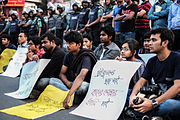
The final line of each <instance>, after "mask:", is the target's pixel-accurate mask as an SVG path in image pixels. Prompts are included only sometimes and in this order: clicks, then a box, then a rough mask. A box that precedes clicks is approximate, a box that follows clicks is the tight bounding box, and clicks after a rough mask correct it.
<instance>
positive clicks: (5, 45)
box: [0, 34, 17, 54]
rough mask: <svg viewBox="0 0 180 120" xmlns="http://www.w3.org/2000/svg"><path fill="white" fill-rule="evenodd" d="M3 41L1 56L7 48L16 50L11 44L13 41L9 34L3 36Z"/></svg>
mask: <svg viewBox="0 0 180 120" xmlns="http://www.w3.org/2000/svg"><path fill="white" fill-rule="evenodd" d="M1 40H2V45H1V47H0V54H1V53H2V52H3V51H4V50H5V49H6V48H9V49H14V50H16V49H17V48H16V46H15V45H13V44H11V41H10V37H9V35H8V34H3V35H2V36H1Z"/></svg>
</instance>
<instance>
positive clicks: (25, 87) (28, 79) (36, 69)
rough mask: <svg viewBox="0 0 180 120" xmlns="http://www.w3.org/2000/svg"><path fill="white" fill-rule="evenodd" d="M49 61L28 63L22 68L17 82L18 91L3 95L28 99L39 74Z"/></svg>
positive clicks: (41, 60)
mask: <svg viewBox="0 0 180 120" xmlns="http://www.w3.org/2000/svg"><path fill="white" fill-rule="evenodd" d="M49 61H50V59H40V61H38V63H37V62H36V61H32V62H28V63H26V64H25V65H24V66H23V69H22V74H21V77H20V82H19V89H18V90H17V91H15V92H12V93H5V95H8V96H11V97H14V98H17V99H25V98H28V97H29V95H30V93H31V91H32V89H33V87H34V85H35V84H36V81H37V80H38V78H39V76H40V74H41V73H42V71H43V70H44V68H45V67H46V65H47V64H48V63H49Z"/></svg>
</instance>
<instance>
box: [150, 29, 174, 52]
mask: <svg viewBox="0 0 180 120" xmlns="http://www.w3.org/2000/svg"><path fill="white" fill-rule="evenodd" d="M150 32H151V35H152V34H153V35H155V34H160V38H161V44H162V42H163V41H165V40H168V41H169V43H168V46H167V47H168V49H169V50H172V47H173V42H174V33H173V32H172V31H171V30H169V29H168V28H157V29H153V30H151V31H150Z"/></svg>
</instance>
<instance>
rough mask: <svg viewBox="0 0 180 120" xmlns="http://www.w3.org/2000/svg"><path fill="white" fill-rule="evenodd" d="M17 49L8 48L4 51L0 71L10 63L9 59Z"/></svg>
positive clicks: (0, 59)
mask: <svg viewBox="0 0 180 120" xmlns="http://www.w3.org/2000/svg"><path fill="white" fill-rule="evenodd" d="M15 52H16V50H14V49H9V48H6V49H5V50H4V51H3V52H2V53H1V55H0V56H1V57H0V73H2V72H4V71H3V67H4V66H6V65H8V64H9V59H10V58H12V57H13V55H14V53H15Z"/></svg>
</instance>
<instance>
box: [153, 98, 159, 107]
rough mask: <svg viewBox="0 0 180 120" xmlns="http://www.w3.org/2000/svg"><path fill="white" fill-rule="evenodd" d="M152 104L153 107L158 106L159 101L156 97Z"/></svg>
mask: <svg viewBox="0 0 180 120" xmlns="http://www.w3.org/2000/svg"><path fill="white" fill-rule="evenodd" d="M152 106H153V108H156V107H157V106H158V103H157V101H156V100H155V99H152Z"/></svg>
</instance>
